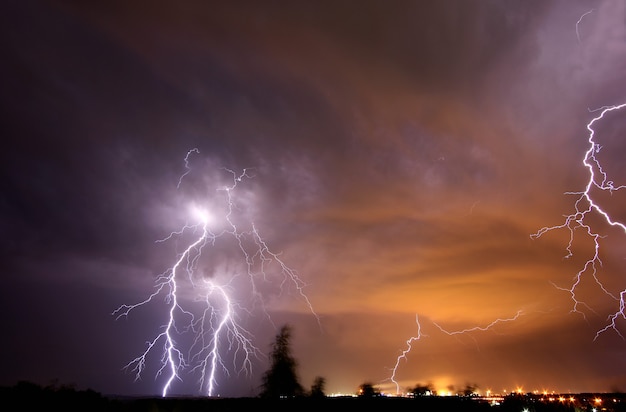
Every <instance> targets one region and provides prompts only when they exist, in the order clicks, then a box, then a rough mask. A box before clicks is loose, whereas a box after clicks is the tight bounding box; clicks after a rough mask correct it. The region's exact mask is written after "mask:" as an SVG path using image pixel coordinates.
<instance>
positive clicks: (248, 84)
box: [0, 0, 626, 396]
mask: <svg viewBox="0 0 626 412" xmlns="http://www.w3.org/2000/svg"><path fill="white" fill-rule="evenodd" d="M164 3H165V2H159V4H156V2H152V1H134V2H127V1H92V2H87V3H83V2H71V1H68V2H57V1H50V2H48V1H32V2H21V1H8V2H4V4H3V5H2V6H1V9H2V12H0V52H1V54H2V58H1V59H0V81H1V82H2V83H1V87H0V90H2V93H0V96H1V97H0V104H1V105H2V111H1V112H0V113H1V119H2V121H1V124H2V130H3V132H2V134H3V136H4V139H3V142H4V143H3V145H2V150H1V151H0V160H1V161H0V167H1V170H2V197H1V198H0V233H2V241H1V242H2V243H1V245H2V247H1V248H0V250H1V251H2V256H1V257H2V259H1V262H2V267H1V268H2V275H3V276H2V279H3V286H2V288H1V289H0V290H1V292H0V293H1V299H0V308H1V309H2V313H4V322H3V327H2V336H3V338H2V339H1V340H0V342H1V343H0V360H1V363H2V365H3V366H2V368H0V383H1V384H13V383H15V382H16V381H17V380H21V379H23V380H31V381H35V382H41V383H44V384H46V383H49V382H51V381H52V380H54V379H58V380H59V381H60V382H62V383H74V384H76V385H77V386H78V387H89V388H92V389H94V390H97V391H100V392H103V393H116V394H158V393H160V387H161V384H160V380H159V379H155V376H154V374H155V372H156V371H155V369H154V367H152V368H151V369H150V368H148V370H146V373H145V374H144V375H143V378H142V379H141V380H140V381H137V382H135V381H134V377H135V376H134V374H132V373H128V372H125V371H123V370H122V368H123V366H124V365H125V364H126V363H127V362H128V361H130V360H131V359H133V358H134V357H135V356H137V355H138V354H139V353H141V351H143V350H144V349H145V342H146V341H147V340H148V339H150V338H151V337H152V336H153V335H154V333H155V331H157V330H158V327H159V325H162V324H163V322H164V316H165V315H166V313H165V312H166V310H167V308H166V307H165V306H163V305H161V306H160V305H159V304H158V303H157V304H154V305H153V306H150V307H149V308H147V307H146V308H140V310H136V311H134V312H133V313H132V314H131V315H130V316H129V317H127V318H123V319H118V320H116V319H115V317H114V316H112V315H111V313H112V312H113V311H114V310H115V309H116V308H118V307H119V306H120V305H122V304H132V303H135V302H138V301H141V300H143V299H145V298H146V297H147V296H148V295H149V294H150V293H152V291H153V287H154V281H155V279H156V277H157V276H158V275H159V274H161V273H163V271H164V270H166V269H167V268H168V267H169V266H171V265H172V264H173V262H174V260H175V258H176V252H177V251H180V248H181V244H176V242H175V241H173V242H156V241H157V240H159V239H164V238H165V237H167V236H168V235H169V234H170V233H172V232H173V231H177V230H180V229H181V227H183V226H184V224H185V222H187V221H188V220H189V219H191V218H192V217H190V205H191V203H193V202H195V203H196V204H200V205H203V206H202V207H205V206H206V207H207V208H208V209H210V208H211V207H212V205H213V204H214V203H215V202H218V201H219V197H218V196H217V194H216V191H215V189H214V188H215V185H217V184H218V183H219V179H221V178H224V169H223V168H227V169H230V170H233V171H238V172H239V171H242V170H243V169H244V168H249V169H250V170H253V171H254V172H253V173H252V174H253V177H251V178H249V179H245V180H244V181H242V182H240V183H241V185H240V186H238V187H237V189H238V190H240V191H238V192H237V193H235V194H234V196H235V197H236V200H237V203H238V207H239V208H238V209H237V210H236V212H235V213H237V216H238V217H239V218H240V219H242V221H244V220H245V221H246V222H248V221H250V222H251V221H253V222H254V224H255V227H256V228H257V229H258V230H259V232H260V233H261V234H262V236H263V239H264V240H265V241H266V242H267V244H268V245H269V247H270V248H271V249H272V250H273V251H276V252H277V253H278V252H279V253H280V258H281V260H282V261H283V262H285V263H286V264H287V265H288V266H289V267H290V268H292V269H293V270H295V271H297V273H298V276H299V277H300V278H301V279H302V280H303V281H304V282H305V283H306V288H305V293H306V296H307V297H308V298H309V300H310V302H311V303H312V305H313V307H314V310H315V313H316V314H317V315H319V319H320V323H319V324H318V322H317V320H316V318H315V316H314V314H313V313H312V312H311V311H310V310H309V308H308V306H307V304H306V302H305V301H304V300H303V299H302V298H301V297H300V296H299V295H298V294H297V293H293V292H294V291H293V290H289V289H286V290H285V291H284V293H282V294H280V293H278V292H279V290H278V289H277V285H276V284H271V283H268V284H267V285H266V287H264V288H262V289H261V290H260V293H261V294H262V295H263V301H264V302H265V309H266V310H267V311H268V314H269V317H268V316H266V315H265V314H264V313H257V312H254V311H253V312H250V313H246V315H245V316H244V317H242V322H243V323H244V325H245V326H246V327H248V329H249V330H250V331H251V332H253V333H254V335H255V336H256V341H255V343H256V345H257V347H258V348H259V349H261V351H262V352H265V353H267V352H268V351H269V345H270V343H271V341H272V339H273V337H274V335H275V334H276V332H277V330H278V326H280V325H281V324H286V323H288V324H291V325H292V326H293V351H294V356H295V357H296V358H297V360H298V362H299V364H298V373H299V375H300V378H301V383H302V384H303V385H304V386H305V387H307V388H308V387H309V386H310V385H311V384H312V383H313V379H314V377H316V376H323V377H325V379H326V382H327V386H326V390H327V392H329V393H330V392H354V391H356V388H357V387H358V386H359V385H360V384H361V383H363V382H365V381H369V382H373V383H374V384H376V385H380V386H381V387H383V388H392V387H393V385H390V384H391V382H389V380H388V379H389V378H390V377H391V372H392V371H391V369H392V368H393V366H394V365H395V363H396V359H397V357H398V355H400V354H401V353H402V351H403V350H405V349H406V348H407V346H406V341H407V339H409V338H411V337H412V336H416V334H417V332H418V325H417V323H416V315H417V316H419V321H420V325H421V329H420V330H421V333H422V335H423V336H422V338H421V339H420V340H418V341H414V342H413V343H412V350H411V351H410V353H409V354H408V355H407V359H406V360H403V361H402V362H400V364H399V368H398V369H397V371H396V372H397V374H396V379H397V380H398V382H399V384H400V386H401V387H402V388H404V387H407V386H409V385H413V384H416V383H426V382H432V383H433V384H435V386H436V387H437V388H446V387H447V386H449V385H453V386H454V387H456V388H462V387H463V386H464V385H466V384H467V383H473V384H477V385H478V387H479V389H481V390H487V389H491V390H493V391H502V390H505V389H506V390H513V389H515V388H517V387H518V386H521V387H523V388H524V390H528V391H531V390H544V389H547V390H556V391H573V392H581V391H610V390H621V391H626V372H624V371H626V341H625V340H624V339H623V338H622V337H621V336H620V335H619V334H618V333H616V332H615V331H613V330H609V331H607V332H606V333H603V334H601V335H600V336H599V337H598V338H597V339H595V340H594V338H595V337H596V332H597V331H598V330H599V329H600V328H602V327H604V326H605V325H606V324H607V316H608V315H609V314H611V313H615V312H616V311H617V310H619V302H618V301H616V300H615V299H614V298H613V297H611V294H612V295H613V296H618V295H619V293H620V291H622V290H624V289H625V288H626V277H625V276H624V262H625V261H624V247H626V234H625V233H623V232H621V231H619V230H617V229H615V228H609V227H608V226H607V225H606V224H603V222H602V221H601V220H600V219H597V218H594V217H593V216H592V219H591V220H589V221H588V223H589V224H592V225H593V228H594V230H596V231H597V232H598V233H600V234H601V235H603V236H604V237H603V238H602V239H601V240H600V245H601V249H600V259H601V262H602V266H599V267H598V272H597V274H596V278H597V282H596V280H595V279H594V278H593V277H592V276H591V274H590V273H586V274H585V276H584V277H583V280H582V282H581V284H580V285H579V289H577V292H578V294H577V297H578V298H580V299H581V300H584V301H585V302H586V303H587V306H584V305H580V306H579V307H578V308H579V309H580V311H581V312H583V313H584V315H585V316H583V315H582V314H581V313H572V312H571V311H572V309H574V302H573V301H572V299H571V295H570V293H569V292H567V291H564V290H561V289H562V288H566V289H569V288H570V287H571V286H572V284H573V282H574V280H575V278H574V277H575V275H576V273H577V272H578V271H579V270H581V269H582V268H583V267H584V264H585V261H586V260H587V259H589V258H590V257H592V256H593V253H594V245H593V242H592V240H591V238H589V237H588V236H585V233H584V231H582V230H579V231H576V233H575V235H576V236H575V240H574V243H573V245H572V253H573V255H572V257H570V258H568V259H565V256H566V255H567V250H566V248H567V245H568V241H569V236H570V233H569V232H568V231H567V230H554V231H550V232H548V233H546V234H544V235H542V236H541V237H540V238H537V239H531V236H530V235H532V234H534V233H536V232H537V231H538V230H539V229H541V228H542V227H545V226H554V225H560V224H562V223H563V221H564V215H567V214H569V213H571V212H572V211H573V210H574V201H575V200H576V198H577V197H576V196H572V195H568V194H566V192H577V191H581V190H584V188H585V185H586V184H587V180H588V177H589V174H588V171H587V170H586V169H585V168H584V167H583V164H582V160H583V157H584V155H585V152H586V150H587V149H588V144H589V143H588V141H587V139H588V131H587V129H586V125H587V123H588V122H589V121H590V120H591V119H592V118H593V117H594V116H596V115H597V114H598V112H593V111H592V110H594V109H597V108H601V107H603V106H607V105H617V104H621V103H624V102H626V25H625V21H626V18H625V16H626V4H625V3H622V2H617V1H610V0H607V1H589V0H584V1H583V0H580V1H565V0H562V1H544V0H537V1H526V0H524V1H521V0H520V1H512V0H504V1H495V0H494V1H487V0H484V1H479V0H470V1H468V0H458V1H456V0H454V1H392V2H383V1H348V0H340V1H309V2H305V1H249V2H246V1H234V2H233V1H229V2H211V1H208V2H207V1H186V2H169V4H164ZM226 3H227V4H226ZM625 132H626V110H624V111H621V112H616V113H614V114H612V115H611V116H609V117H607V118H606V119H603V121H602V122H598V125H597V140H598V142H599V143H600V144H601V146H602V150H601V151H600V152H598V158H599V159H600V160H601V162H602V164H603V166H605V171H607V173H608V174H609V176H610V180H614V181H615V183H616V184H617V185H619V184H624V183H626V170H625V169H624V167H623V159H624V158H625V156H626V140H624V139H623V136H624V135H625ZM192 148H197V151H198V153H194V156H191V157H190V162H189V164H188V169H186V168H185V161H184V159H185V155H186V154H187V153H188V151H189V150H190V149H192ZM187 171H188V172H189V174H188V175H185V179H187V180H185V183H186V184H187V186H186V190H184V191H183V190H179V189H180V188H178V187H177V184H178V183H179V181H180V178H181V176H182V175H183V174H184V173H185V172H187ZM227 177H228V174H226V178H227ZM624 196H625V195H624V193H622V192H615V193H614V194H613V195H612V196H604V197H602V198H601V201H602V205H603V206H605V207H606V209H607V210H609V211H611V212H612V213H613V216H614V217H615V218H616V219H620V220H621V221H624V220H626V214H624V210H625V209H624V207H625V205H626V199H625V198H624ZM206 252H207V255H206V256H207V258H209V259H210V262H211V263H210V265H211V266H210V269H207V274H206V276H209V277H211V276H224V274H225V273H226V274H232V273H238V272H237V271H238V270H240V268H239V266H238V265H240V264H241V262H237V261H236V260H233V259H236V258H233V256H234V254H233V253H229V251H228V248H227V247H226V246H225V247H223V248H222V249H219V248H215V249H211V248H208V249H206ZM207 265H208V263H207ZM209 270H211V271H212V272H211V273H208V271H209ZM599 283H601V284H602V285H603V287H604V288H605V289H606V291H607V292H608V293H609V294H606V293H603V291H602V288H601V287H600V285H599ZM559 288H561V289H559ZM252 307H253V308H254V309H255V310H258V309H259V307H258V305H257V306H255V305H252ZM519 311H521V315H520V316H519V317H518V318H517V319H516V320H515V321H510V322H503V323H497V324H495V325H494V326H493V327H492V328H490V329H489V330H478V329H475V330H474V331H470V332H467V333H463V334H453V335H448V334H446V333H444V332H443V331H442V330H441V329H439V328H438V327H437V325H439V326H440V327H441V328H443V329H444V330H445V331H448V332H454V331H462V330H465V329H471V328H484V327H486V326H488V325H490V324H491V323H492V322H494V321H495V320H496V319H510V318H512V317H514V316H515V315H516V313H518V312H519ZM258 312H260V311H258ZM272 322H273V323H272ZM619 326H620V327H621V329H619V330H620V331H621V333H622V334H623V335H625V336H626V324H625V323H624V320H623V319H621V323H620V324H619ZM424 335H426V336H424ZM157 361H158V359H157ZM266 366H267V364H266V363H264V361H263V360H262V359H261V360H259V361H256V362H255V369H254V372H253V374H252V375H251V376H246V375H245V374H242V375H237V374H233V375H231V376H229V377H228V376H224V377H222V378H221V379H220V381H219V385H220V389H219V391H218V392H219V393H220V394H221V395H222V396H249V395H252V394H256V393H257V388H258V385H259V382H260V381H259V376H260V374H261V373H262V372H263V371H264V370H265V368H266ZM183 377H184V381H183V382H178V383H177V386H176V390H175V392H177V393H188V394H195V393H197V376H194V374H192V373H189V374H185V375H184V376H183ZM394 390H395V388H394Z"/></svg>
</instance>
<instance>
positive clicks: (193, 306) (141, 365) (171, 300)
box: [113, 149, 319, 397]
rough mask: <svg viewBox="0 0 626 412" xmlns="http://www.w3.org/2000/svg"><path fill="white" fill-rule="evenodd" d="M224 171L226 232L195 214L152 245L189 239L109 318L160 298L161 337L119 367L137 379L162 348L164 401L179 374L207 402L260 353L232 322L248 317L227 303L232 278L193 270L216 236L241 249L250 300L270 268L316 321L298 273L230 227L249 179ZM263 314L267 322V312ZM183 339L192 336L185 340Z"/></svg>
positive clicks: (254, 236)
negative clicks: (142, 293)
mask: <svg viewBox="0 0 626 412" xmlns="http://www.w3.org/2000/svg"><path fill="white" fill-rule="evenodd" d="M193 153H195V154H198V153H199V151H198V150H197V149H192V150H190V151H189V152H188V153H187V156H186V157H185V168H186V171H185V173H184V174H183V175H182V176H181V177H180V179H179V182H178V186H177V187H178V188H180V186H181V184H182V182H183V178H184V177H185V176H186V175H188V174H189V173H190V172H191V168H190V166H189V156H190V155H191V154H193ZM224 170H226V171H227V172H229V173H231V174H232V177H233V180H232V184H230V185H228V186H225V187H223V188H220V189H217V190H218V191H221V192H224V193H225V194H226V203H227V204H226V212H225V217H224V220H225V221H226V228H225V229H224V230H223V231H221V232H218V233H214V232H212V231H211V230H210V229H209V224H210V223H212V222H213V220H212V217H211V216H210V215H209V214H208V212H207V211H205V210H203V209H200V208H197V207H196V208H194V211H195V219H196V220H198V222H197V223H195V224H192V225H189V224H187V225H185V226H184V227H183V228H182V229H181V230H179V231H176V232H172V233H171V234H170V235H169V236H167V237H166V238H164V239H161V240H159V241H158V242H165V241H168V240H170V239H172V238H175V237H176V238H177V239H183V236H186V237H189V236H192V239H194V240H193V241H192V242H191V243H189V244H188V246H187V247H186V248H185V249H184V250H183V251H182V253H180V255H179V257H178V259H177V260H176V261H175V263H174V264H173V266H172V267H171V268H169V269H168V270H167V271H165V272H164V273H163V274H161V275H160V276H159V277H158V278H157V279H156V286H155V290H154V292H153V293H152V294H151V295H150V296H148V297H147V298H146V299H145V300H143V301H141V302H139V303H136V304H133V305H127V304H124V305H121V306H120V307H119V308H117V309H116V310H115V311H114V312H113V315H115V316H116V317H117V318H120V317H128V316H129V314H130V313H131V312H132V311H133V310H135V309H137V308H139V307H142V306H145V305H147V304H148V303H151V302H154V301H155V300H156V298H157V297H158V296H159V295H164V297H165V302H166V304H167V307H168V311H167V318H166V322H165V325H163V326H162V328H163V329H162V331H161V332H160V333H158V334H157V335H156V336H155V337H154V338H153V339H152V340H150V341H148V342H147V347H146V350H145V351H144V352H143V353H142V354H141V355H139V356H138V357H136V358H135V359H133V360H131V361H130V362H128V364H127V365H126V366H125V369H131V370H132V371H134V372H135V379H136V380H138V379H140V378H141V376H142V373H143V372H144V370H145V368H146V364H147V362H148V357H149V355H151V354H152V352H154V351H156V350H157V349H158V348H159V347H160V348H162V349H161V350H162V352H161V358H160V367H159V368H158V370H157V372H156V375H155V379H156V378H158V377H160V376H162V375H164V376H165V383H164V384H163V387H162V390H161V394H162V396H164V397H165V396H167V395H168V393H170V391H171V389H172V385H173V384H174V382H175V381H176V380H178V381H182V380H183V379H182V376H181V373H182V371H183V370H185V369H187V370H188V371H189V372H190V373H197V374H198V375H199V376H200V378H199V385H200V389H201V391H203V392H205V393H206V394H207V395H209V396H213V395H214V394H215V391H216V388H217V379H218V377H217V373H218V371H222V372H223V373H224V374H225V375H226V376H228V375H229V374H230V372H231V369H235V370H236V371H237V373H241V372H246V373H248V374H250V373H251V371H252V358H253V357H256V358H258V357H259V356H260V355H261V352H260V351H259V349H258V348H256V347H255V346H254V344H253V339H252V338H253V337H252V334H251V333H250V332H249V331H247V330H246V329H244V328H243V327H242V326H241V325H240V324H239V323H238V320H237V319H238V318H239V316H238V314H240V313H248V314H249V312H250V309H247V308H246V307H245V306H243V305H242V304H241V303H240V302H238V301H235V300H234V298H233V293H232V290H231V289H232V288H234V286H233V285H232V282H233V280H234V278H235V277H237V276H238V275H237V274H235V275H230V276H227V275H228V274H225V275H226V276H227V277H228V278H227V280H225V281H224V280H223V281H220V280H219V279H220V278H221V277H222V276H220V275H219V274H218V275H213V276H210V278H209V277H207V275H205V274H202V273H201V271H200V270H199V269H198V264H199V260H200V258H201V256H202V254H203V253H207V252H205V248H206V247H207V246H212V245H214V244H215V243H216V241H217V240H218V239H219V238H221V237H223V236H230V237H231V239H234V241H235V244H236V245H237V247H238V249H239V250H240V252H241V254H242V260H243V261H244V262H245V267H246V268H247V273H246V274H247V276H248V277H249V284H250V286H249V288H250V289H251V293H252V295H253V296H252V299H256V300H261V292H260V291H259V290H258V288H257V278H261V279H262V280H263V281H264V282H266V281H270V273H268V270H269V269H268V266H269V265H270V264H273V265H278V268H279V274H280V276H282V278H281V279H280V281H279V283H280V286H281V287H282V286H283V285H285V284H286V283H291V284H292V285H293V286H294V287H295V289H296V290H297V291H298V293H299V294H300V296H301V297H302V298H303V299H304V301H305V302H306V304H307V306H308V308H309V310H310V311H311V313H313V315H315V316H316V318H317V315H316V314H315V312H314V310H313V306H312V304H311V302H310V301H309V299H308V298H307V296H306V295H305V293H304V287H305V284H304V282H303V281H302V280H301V279H300V278H299V277H298V275H297V273H296V272H295V271H294V270H293V269H291V268H289V267H288V266H287V265H286V264H285V263H284V262H283V261H282V260H281V259H280V258H279V256H278V254H276V253H274V252H272V251H271V250H270V249H269V247H268V246H267V243H266V242H265V240H263V238H262V237H261V236H260V234H259V232H258V230H257V228H256V227H255V225H254V224H251V229H250V230H248V231H241V230H240V229H239V228H238V227H237V225H236V224H235V220H234V218H233V212H234V211H235V201H234V199H233V192H234V191H235V188H236V187H237V185H238V184H239V183H240V182H241V181H242V180H243V179H244V178H250V177H251V176H250V175H248V172H247V170H244V171H243V173H241V174H240V175H237V174H236V173H234V172H233V171H231V170H228V169H224ZM189 293H191V294H192V296H193V301H192V302H187V300H188V299H184V297H185V296H188V294H189ZM263 310H264V311H265V309H263ZM264 314H265V315H266V316H269V315H267V313H266V312H265V313H264ZM318 322H319V318H318ZM186 333H189V334H190V335H191V336H192V337H191V338H189V337H186V338H185V336H184V335H185V334H186ZM190 339H191V340H190ZM179 340H180V341H179ZM184 342H187V343H186V344H185V343H184ZM224 348H225V349H224ZM224 352H227V353H230V356H231V361H230V362H232V365H233V366H232V367H229V366H227V364H226V359H225V358H224V355H223V353H224ZM229 365H230V363H229ZM237 365H239V366H237Z"/></svg>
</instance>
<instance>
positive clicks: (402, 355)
mask: <svg viewBox="0 0 626 412" xmlns="http://www.w3.org/2000/svg"><path fill="white" fill-rule="evenodd" d="M522 314H523V312H522V311H521V310H519V311H517V313H516V314H515V315H514V316H512V317H510V318H504V319H496V320H494V321H493V322H491V323H490V324H488V325H487V326H474V327H471V328H467V329H462V330H457V331H452V332H450V331H448V330H446V329H444V328H443V327H441V326H440V325H439V324H437V323H435V322H432V323H433V325H435V326H436V327H437V329H439V330H440V331H441V332H443V333H444V334H446V335H449V336H455V335H464V334H469V333H471V332H486V331H489V330H492V329H493V328H494V327H495V326H496V325H498V324H501V323H506V322H513V321H515V320H517V319H518V318H519V317H520V316H522ZM415 323H416V324H417V335H415V336H412V337H410V338H409V339H407V341H406V349H404V350H403V351H402V352H401V353H400V355H398V357H397V358H396V363H395V365H394V367H393V369H392V372H391V377H390V378H389V380H390V381H391V382H393V383H394V385H396V394H400V393H401V390H400V384H399V383H398V381H397V380H396V374H397V372H398V368H399V367H400V361H402V360H404V361H407V355H408V354H409V352H411V350H412V349H413V343H414V342H415V341H418V340H420V339H422V338H423V337H427V336H428V335H425V334H423V333H422V325H421V323H420V320H419V316H418V315H415ZM472 339H474V337H473V336H472Z"/></svg>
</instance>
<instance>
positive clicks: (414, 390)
mask: <svg viewBox="0 0 626 412" xmlns="http://www.w3.org/2000/svg"><path fill="white" fill-rule="evenodd" d="M407 391H408V392H409V393H410V394H411V396H412V397H416V396H426V395H432V394H433V393H435V389H434V386H433V384H432V383H430V382H428V383H427V384H421V383H417V384H415V386H413V387H411V388H408V389H407Z"/></svg>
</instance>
